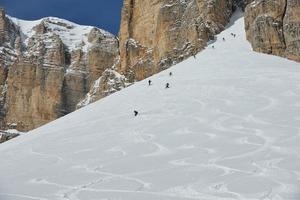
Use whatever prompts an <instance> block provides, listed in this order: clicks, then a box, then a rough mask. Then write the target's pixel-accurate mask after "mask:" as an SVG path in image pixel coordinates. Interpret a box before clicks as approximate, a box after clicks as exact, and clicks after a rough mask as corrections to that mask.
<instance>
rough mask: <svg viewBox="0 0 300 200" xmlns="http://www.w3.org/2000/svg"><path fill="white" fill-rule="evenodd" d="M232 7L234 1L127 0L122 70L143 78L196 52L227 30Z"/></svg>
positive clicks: (121, 36)
mask: <svg viewBox="0 0 300 200" xmlns="http://www.w3.org/2000/svg"><path fill="white" fill-rule="evenodd" d="M232 10H233V1H231V0H219V1H209V0H196V1H195V0H184V1H182V0H156V1H140V0H125V2H124V7H123V10H122V21H121V28H120V56H121V64H120V66H119V70H120V71H121V72H122V73H124V74H126V76H127V77H128V79H129V80H130V81H134V80H141V79H144V78H146V77H148V76H150V75H152V74H154V73H157V72H159V71H161V70H163V69H165V68H166V67H168V66H170V65H173V64H175V63H177V62H180V61H182V60H184V59H185V58H187V57H189V56H191V55H194V54H196V53H197V52H199V51H200V50H201V49H203V48H204V47H205V46H206V44H207V41H208V40H209V39H213V37H214V35H215V34H217V33H219V32H220V31H222V30H223V29H224V27H225V25H226V24H227V23H228V21H229V18H230V16H231V14H232Z"/></svg>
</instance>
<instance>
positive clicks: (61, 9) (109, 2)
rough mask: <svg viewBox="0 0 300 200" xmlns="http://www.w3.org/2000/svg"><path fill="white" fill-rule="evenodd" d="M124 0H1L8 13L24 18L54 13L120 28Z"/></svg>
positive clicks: (94, 23) (96, 24)
mask: <svg viewBox="0 0 300 200" xmlns="http://www.w3.org/2000/svg"><path fill="white" fill-rule="evenodd" d="M122 4H123V0H0V6H2V7H4V8H5V10H6V12H7V14H9V15H11V16H14V17H17V18H21V19H27V20H35V19H40V18H42V17H47V16H54V17H59V18H64V19H67V20H70V21H73V22H75V23H78V24H82V25H91V26H97V27H99V28H102V29H104V30H107V31H110V32H111V33H114V34H117V33H118V31H119V24H120V14H121V8H122Z"/></svg>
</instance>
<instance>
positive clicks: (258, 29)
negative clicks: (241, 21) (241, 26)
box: [245, 0, 300, 62]
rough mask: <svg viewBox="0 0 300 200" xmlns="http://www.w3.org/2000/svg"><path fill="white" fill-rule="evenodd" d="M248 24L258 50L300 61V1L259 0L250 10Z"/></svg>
mask: <svg viewBox="0 0 300 200" xmlns="http://www.w3.org/2000/svg"><path fill="white" fill-rule="evenodd" d="M245 24H246V27H245V28H246V33H247V38H248V40H249V41H250V42H251V44H252V46H253V49H254V50H255V51H258V52H262V53H268V54H274V55H278V56H282V57H287V58H289V59H292V60H295V61H299V62H300V1H299V0H255V1H253V2H252V3H251V4H249V5H248V6H247V8H246V14H245Z"/></svg>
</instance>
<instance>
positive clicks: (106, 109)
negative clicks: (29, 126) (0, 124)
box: [0, 18, 300, 200]
mask: <svg viewBox="0 0 300 200" xmlns="http://www.w3.org/2000/svg"><path fill="white" fill-rule="evenodd" d="M231 32H233V33H236V34H237V37H236V38H233V37H232V36H231V35H230V33H231ZM222 37H225V38H226V42H223V41H222ZM212 45H214V47H215V49H213V48H212ZM170 71H172V72H173V76H172V77H169V76H168V73H169V72H170ZM151 79H152V81H153V85H152V86H150V87H148V83H147V80H145V81H141V82H139V83H136V84H135V85H133V86H131V87H129V88H127V89H124V90H122V91H121V92H118V93H116V94H114V95H111V96H109V97H108V98H105V99H103V100H101V101H99V102H96V103H95V104H92V105H90V106H87V107H85V108H83V109H81V110H79V111H76V112H74V113H72V114H70V115H68V116H66V117H64V118H61V119H59V120H57V121H55V122H53V123H50V124H48V125H46V126H44V127H42V128H39V129H37V130H34V131H32V132H31V133H29V134H26V135H23V136H20V137H18V138H16V139H14V140H11V141H9V142H7V143H4V144H2V145H0V158H1V163H0V199H1V200H183V199H201V200H206V199H208V200H218V199H240V200H244V199H245V200H246V199H247V200H248V199H261V200H263V199H265V200H267V199H272V200H281V199H282V200H283V199H284V200H291V199H294V200H299V199H300V131H299V129H300V64H299V63H295V62H292V61H288V60H286V59H282V58H278V57H274V56H268V55H264V54H258V53H254V52H252V51H251V48H250V46H249V44H248V43H247V42H246V39H245V35H244V25H243V18H239V19H238V20H237V21H235V22H234V23H233V24H232V25H231V26H229V27H228V29H227V30H226V31H224V32H223V33H221V34H220V35H219V36H218V40H217V41H216V42H215V43H213V44H211V45H210V46H208V47H207V49H206V50H205V51H203V52H201V53H199V54H198V55H197V59H194V58H190V59H188V60H187V61H185V62H183V63H181V64H179V65H177V66H174V67H172V68H170V69H169V70H167V71H164V72H162V73H160V74H157V75H155V76H153V77H152V78H151ZM166 82H169V83H170V89H165V84H166ZM134 109H137V110H138V111H140V115H139V116H138V117H134V116H133V110H134Z"/></svg>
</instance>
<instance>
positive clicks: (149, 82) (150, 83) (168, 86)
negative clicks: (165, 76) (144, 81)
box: [133, 72, 173, 116]
mask: <svg viewBox="0 0 300 200" xmlns="http://www.w3.org/2000/svg"><path fill="white" fill-rule="evenodd" d="M172 75H173V73H172V72H170V73H169V76H172ZM148 85H149V86H151V85H152V81H151V80H150V79H149V80H148ZM165 88H166V89H168V88H170V83H166V86H165ZM133 113H134V116H138V114H139V112H138V111H137V110H134V111H133Z"/></svg>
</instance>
